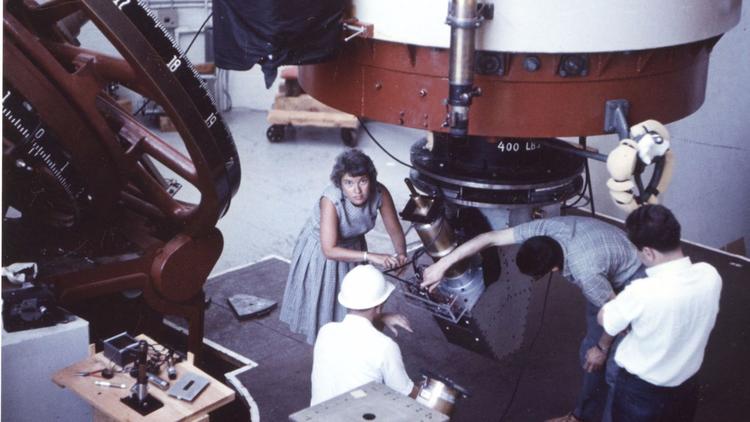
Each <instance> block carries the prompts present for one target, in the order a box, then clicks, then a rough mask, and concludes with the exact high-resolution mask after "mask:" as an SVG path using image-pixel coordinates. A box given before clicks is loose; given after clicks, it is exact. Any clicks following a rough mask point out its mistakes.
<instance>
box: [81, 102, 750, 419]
mask: <svg viewBox="0 0 750 422" xmlns="http://www.w3.org/2000/svg"><path fill="white" fill-rule="evenodd" d="M225 119H226V121H227V122H228V124H229V125H230V128H231V131H232V133H233V136H234V139H235V143H236V144H237V149H238V151H239V155H240V160H241V165H242V169H243V175H242V183H241V186H240V190H239V192H238V193H237V195H236V196H235V197H234V200H233V203H232V205H231V207H230V209H229V212H228V213H227V215H226V216H225V217H224V218H223V219H222V220H221V221H220V223H219V228H220V229H221V231H222V232H223V234H224V239H225V245H224V252H223V254H222V256H221V258H220V259H219V261H218V263H217V265H216V267H215V268H214V270H213V272H212V274H213V275H214V276H216V277H215V278H213V279H210V280H209V282H208V283H207V284H206V292H207V294H208V295H209V296H211V297H212V303H213V305H212V306H211V307H210V308H209V309H208V312H207V315H206V338H207V339H209V340H212V341H215V342H219V343H220V344H222V345H223V346H225V347H227V348H229V349H231V350H233V351H235V352H238V353H241V354H244V355H245V356H246V357H247V358H249V359H250V360H253V361H254V362H256V363H257V364H258V367H256V368H253V369H251V370H249V371H246V372H245V373H243V374H242V375H240V376H238V378H239V380H240V381H241V383H242V386H243V387H244V388H246V389H247V390H248V391H249V392H250V394H251V395H252V396H253V397H254V399H255V405H256V408H257V409H256V410H258V409H259V413H260V415H261V420H262V421H273V422H275V421H284V420H287V416H288V415H289V414H291V413H293V412H294V411H297V410H299V409H301V408H302V407H304V406H306V404H307V403H308V402H309V388H310V386H309V372H310V365H311V360H312V348H311V347H310V346H309V345H307V344H306V343H305V342H304V340H303V339H302V338H301V337H300V336H299V335H293V334H292V333H290V332H289V331H288V329H287V328H286V326H285V325H284V324H283V323H281V322H280V321H278V310H275V311H274V312H273V313H271V314H270V315H268V316H266V317H264V318H262V319H259V320H253V321H242V322H239V321H237V319H236V318H235V317H234V315H233V314H232V312H231V310H229V309H228V307H227V306H226V303H225V302H226V296H227V295H229V294H236V293H248V294H255V295H258V296H262V297H271V298H275V299H276V300H279V299H280V295H281V292H283V283H284V280H285V279H286V263H285V262H284V260H285V259H288V258H289V256H290V255H291V251H292V248H293V245H294V242H295V240H296V237H297V234H298V233H299V231H300V229H301V228H302V225H303V224H304V223H305V221H306V219H307V218H308V216H309V214H310V212H311V209H312V207H313V206H315V205H316V203H317V199H318V197H319V194H320V192H321V191H322V189H323V187H324V186H325V185H326V184H327V183H328V175H329V172H330V169H331V166H332V165H333V160H334V158H335V156H336V155H337V154H339V153H340V152H341V151H343V150H345V148H346V147H345V146H344V145H343V144H342V142H341V140H340V138H339V132H338V130H336V129H323V128H297V129H296V136H295V137H293V138H291V139H287V140H285V141H284V142H282V143H277V144H272V143H269V142H268V141H267V139H266V135H265V132H266V129H267V127H268V125H267V123H266V121H265V113H264V112H258V111H251V110H243V109H237V110H233V111H232V112H229V113H226V114H225ZM368 127H369V128H370V130H371V132H372V133H373V134H374V135H375V136H376V137H377V139H378V140H379V141H380V142H381V144H383V145H384V146H385V147H386V148H387V149H388V150H389V151H390V152H391V153H393V154H394V155H395V156H396V157H398V158H399V159H401V160H403V161H407V162H408V161H409V148H410V146H411V144H412V143H413V142H415V141H416V140H418V139H419V138H420V137H422V136H424V135H423V132H421V131H417V130H412V129H404V128H399V127H395V126H392V125H385V124H381V123H368ZM174 136H175V135H174V134H164V137H165V138H166V139H172V138H173V137H174ZM359 147H360V148H361V149H362V150H363V151H364V152H365V153H367V154H368V155H370V157H372V159H373V161H374V162H375V164H376V166H377V168H378V171H379V180H380V181H381V182H383V183H384V184H385V185H386V186H387V187H388V188H389V189H390V191H391V193H392V195H393V197H394V200H395V203H396V208H397V209H398V210H400V209H401V208H402V207H403V206H404V204H405V202H406V200H407V197H408V191H407V189H406V187H405V185H404V184H403V179H404V178H405V177H406V176H407V175H408V169H407V168H406V167H404V166H401V165H400V164H397V163H396V162H395V161H394V160H393V159H391V158H389V157H388V156H387V155H386V154H385V153H383V152H382V151H381V150H380V149H379V148H378V147H377V146H376V145H375V144H374V143H373V142H372V141H370V140H369V139H368V138H367V135H366V134H365V133H364V132H360V135H359ZM181 194H182V195H186V196H190V195H191V194H194V193H191V192H190V190H189V188H187V189H185V191H184V192H181ZM597 200H600V201H601V200H608V198H597ZM406 226H407V225H406V224H404V227H406ZM407 241H408V242H410V243H412V244H413V245H415V246H416V244H418V242H417V237H416V235H415V234H414V233H410V234H409V235H408V236H407ZM368 244H369V246H370V248H371V249H372V250H376V251H390V250H391V245H390V241H389V239H388V237H387V235H386V233H385V230H384V228H383V226H382V223H381V222H380V221H379V222H378V225H377V226H376V228H375V229H374V230H373V231H371V232H370V233H369V234H368ZM689 253H690V254H691V255H693V256H694V257H695V258H698V259H697V260H705V261H707V262H710V263H712V264H713V265H715V266H716V267H717V268H719V271H720V273H721V274H722V276H723V277H724V281H725V284H724V290H723V295H722V304H721V312H720V314H719V320H718V322H717V327H716V329H715V331H714V334H713V335H712V337H711V341H710V343H709V347H708V351H707V354H706V358H705V361H704V365H703V370H702V371H701V373H700V381H701V403H700V405H699V409H698V416H697V418H696V421H703V422H712V421H717V420H728V421H734V420H745V419H747V418H746V417H745V415H746V414H748V412H750V385H749V384H747V383H746V378H747V375H748V374H750V361H748V360H747V356H750V313H748V312H747V310H746V304H747V303H748V301H750V289H748V288H747V282H748V280H750V272H749V271H748V266H747V262H746V261H742V260H737V259H733V258H729V257H727V256H726V255H721V254H717V253H715V252H711V251H707V250H703V249H699V248H694V247H691V248H690V249H689ZM269 256H276V257H278V258H280V259H273V260H268V259H265V260H264V258H268V257H269ZM259 261H260V263H259V264H258V265H250V264H253V263H256V262H259ZM243 267H245V268H243ZM236 268H243V269H242V270H240V271H231V270H232V269H236ZM248 269H250V270H252V272H251V273H247V272H245V271H247V270H248ZM226 274H235V276H234V277H235V278H234V279H233V281H232V282H231V283H229V282H226V283H222V282H221V281H222V280H224V281H227V280H229V278H226ZM238 277H239V278H238ZM230 284H231V286H230ZM230 287H231V288H230ZM118 296H119V295H118ZM543 297H544V291H543V290H542V289H538V288H535V290H534V293H533V295H532V300H531V303H530V305H529V314H528V323H527V331H526V334H525V335H524V344H523V345H522V347H521V352H520V353H516V354H514V355H511V356H510V357H509V358H507V359H503V360H502V361H500V362H497V361H493V360H490V359H487V358H484V357H481V356H479V355H477V354H475V353H473V352H469V351H466V350H465V349H462V348H460V347H458V346H454V345H452V344H450V343H448V342H447V341H446V340H445V339H444V337H443V335H442V333H441V332H440V330H439V329H438V328H437V325H436V324H435V323H434V321H433V320H432V318H431V317H430V316H429V315H427V314H425V313H424V312H421V311H419V312H417V311H416V310H414V309H413V308H411V307H409V306H408V305H406V304H405V303H403V299H401V300H399V298H398V297H397V298H396V300H394V301H391V302H393V303H389V306H392V307H394V308H395V309H396V310H398V311H401V312H405V313H407V314H408V316H409V318H410V319H412V324H413V325H414V326H415V328H416V330H415V331H416V332H415V333H414V334H408V335H402V336H399V338H398V343H399V345H400V347H401V349H402V353H403V355H404V361H405V364H406V369H407V372H409V375H410V376H411V377H412V378H413V379H419V374H420V370H421V369H422V368H425V369H429V370H433V371H435V372H438V373H441V374H442V375H444V376H448V377H451V378H453V379H455V380H456V381H457V382H459V384H462V385H463V386H465V387H467V388H469V389H470V390H472V391H473V392H474V395H473V396H472V397H471V398H469V399H466V400H464V401H463V402H459V405H457V407H456V413H455V415H454V420H455V421H459V422H461V421H466V422H474V421H496V420H498V418H499V417H500V414H501V413H503V411H504V409H505V408H506V406H507V405H508V403H510V402H511V396H512V394H513V391H514V389H515V388H516V380H517V379H519V378H518V376H519V374H521V373H523V376H522V377H521V378H520V381H519V383H518V388H517V394H516V396H515V399H514V400H513V405H512V407H511V408H510V410H509V411H508V414H507V417H506V419H505V420H506V421H521V422H525V421H539V420H544V419H546V418H548V417H553V416H559V415H562V414H564V413H566V412H568V411H570V410H571V409H572V407H573V405H574V400H575V396H576V393H577V390H578V386H579V383H580V369H579V368H578V365H577V363H576V361H577V357H576V356H577V348H578V343H579V341H580V338H581V337H582V335H583V330H584V328H583V318H582V317H581V316H582V314H583V309H584V306H583V305H584V303H583V300H582V297H581V295H580V294H579V293H578V291H577V289H575V287H573V286H572V285H571V284H569V283H566V282H564V281H562V280H553V281H552V284H551V288H550V293H549V298H548V302H547V303H548V304H547V306H546V316H545V319H544V322H543V324H542V325H541V326H540V325H539V322H540V321H541V309H542V308H543V306H542V304H543V303H544V302H543V300H542V299H543ZM119 300H120V301H121V300H122V298H121V297H119ZM91 304H94V305H96V306H93V307H94V308H97V309H93V312H92V314H93V315H100V317H97V316H94V317H93V318H90V319H89V320H90V321H93V322H95V323H94V324H93V325H92V326H99V328H97V329H92V340H95V339H97V338H106V337H105V336H104V333H105V332H111V333H117V332H121V331H123V330H128V331H130V332H135V333H137V332H143V331H144V330H146V331H148V328H150V327H153V326H157V325H160V324H158V322H157V321H158V319H156V318H158V316H156V317H155V318H150V317H148V314H149V312H148V311H147V310H145V311H144V307H143V306H144V305H143V303H140V304H138V303H131V302H126V303H125V306H127V307H131V308H134V309H131V310H130V311H128V310H127V309H126V310H124V311H122V312H117V315H118V316H117V317H115V316H114V314H113V311H112V309H114V308H113V305H111V304H110V302H107V301H105V300H103V299H101V298H99V299H97V300H96V301H92V302H91ZM137 306H140V308H137ZM124 315H131V316H134V315H135V316H138V317H137V318H136V319H134V320H133V321H131V322H132V324H131V325H130V326H123V323H124V320H125V318H121V316H124ZM144 315H145V317H144ZM107 323H109V324H111V325H116V326H107V325H106V324H107ZM537 329H539V331H538V332H539V337H538V341H537V342H536V343H535V345H534V347H533V350H531V351H530V350H529V346H530V344H529V342H530V340H531V339H532V338H533V337H534V333H536V332H537ZM154 338H156V337H154ZM225 372H226V370H221V371H217V373H216V374H215V376H220V375H219V374H223V373H225ZM242 411H244V409H242ZM242 411H241V412H239V413H234V411H232V410H230V411H229V413H228V414H223V415H213V416H214V417H213V418H212V420H214V419H216V420H221V421H223V420H227V421H235V420H242V419H244V418H245V417H244V416H242V417H239V416H236V415H237V414H242Z"/></svg>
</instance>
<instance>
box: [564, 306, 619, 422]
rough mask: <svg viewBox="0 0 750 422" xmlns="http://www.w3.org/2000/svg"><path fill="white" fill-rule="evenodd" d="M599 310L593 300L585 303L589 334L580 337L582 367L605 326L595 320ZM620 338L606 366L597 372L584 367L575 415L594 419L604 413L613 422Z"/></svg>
mask: <svg viewBox="0 0 750 422" xmlns="http://www.w3.org/2000/svg"><path fill="white" fill-rule="evenodd" d="M598 313H599V308H597V307H596V306H594V305H592V304H591V303H588V302H587V303H586V336H585V337H584V338H583V341H581V346H580V348H579V350H578V354H579V359H580V365H581V368H583V364H584V363H585V362H586V352H587V351H588V350H589V349H590V348H592V347H594V346H595V345H596V344H597V343H598V342H599V339H600V338H601V337H602V334H603V333H604V329H603V328H602V326H601V325H599V323H597V322H596V315H597V314H598ZM621 339H622V337H621V336H620V337H617V338H616V339H615V341H614V343H612V346H611V347H610V349H609V355H608V357H607V362H606V363H605V368H604V370H599V371H594V372H585V371H584V373H583V385H582V386H581V392H580V393H579V394H578V401H577V403H576V408H575V410H573V415H574V416H575V417H577V418H578V419H582V420H584V421H586V422H593V421H596V420H597V418H598V416H599V415H600V414H602V419H601V420H602V421H604V422H610V421H611V420H612V419H611V418H610V411H611V408H612V400H613V394H612V393H613V392H614V389H613V388H612V387H613V386H614V384H615V380H616V379H617V373H618V372H619V370H620V367H619V366H617V364H616V363H615V359H614V356H615V350H617V346H618V345H619V344H620V340H621Z"/></svg>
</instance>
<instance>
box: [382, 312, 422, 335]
mask: <svg viewBox="0 0 750 422" xmlns="http://www.w3.org/2000/svg"><path fill="white" fill-rule="evenodd" d="M380 322H382V323H383V325H385V326H386V327H388V329H389V330H391V332H392V333H393V336H394V337H398V330H396V327H401V328H403V329H404V330H406V331H408V332H410V333H413V332H414V331H413V330H412V329H411V324H410V323H409V320H408V319H407V318H406V317H405V316H403V315H401V314H391V313H382V314H380Z"/></svg>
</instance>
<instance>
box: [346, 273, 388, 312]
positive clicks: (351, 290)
mask: <svg viewBox="0 0 750 422" xmlns="http://www.w3.org/2000/svg"><path fill="white" fill-rule="evenodd" d="M395 288H396V286H394V285H393V283H391V282H388V281H385V277H383V273H381V272H380V271H379V270H378V269H377V268H375V267H373V266H372V265H358V266H356V267H354V268H352V270H351V271H349V272H348V273H347V274H346V276H344V281H343V282H342V283H341V291H340V292H339V296H338V299H339V303H340V304H341V306H343V307H345V308H348V309H354V310H362V309H370V308H374V307H376V306H378V305H380V304H381V303H383V302H385V301H386V300H387V299H388V296H390V295H391V292H393V289H395Z"/></svg>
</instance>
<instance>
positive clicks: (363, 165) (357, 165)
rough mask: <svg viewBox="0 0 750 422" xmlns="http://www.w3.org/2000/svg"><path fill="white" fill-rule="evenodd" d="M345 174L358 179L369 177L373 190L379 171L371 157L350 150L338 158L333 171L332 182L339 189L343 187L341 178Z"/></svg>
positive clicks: (356, 150)
mask: <svg viewBox="0 0 750 422" xmlns="http://www.w3.org/2000/svg"><path fill="white" fill-rule="evenodd" d="M345 174H349V175H350V176H354V177H358V176H364V175H367V178H368V179H370V188H373V187H374V186H375V184H376V182H377V178H378V171H377V170H376V169H375V164H373V163H372V160H371V159H370V157H368V156H367V155H366V154H365V153H364V152H362V151H360V150H358V149H350V150H346V151H344V152H342V153H341V154H339V155H338V157H336V163H334V165H333V169H332V170H331V182H333V184H334V185H335V186H336V187H337V188H340V187H341V178H342V177H344V175H345Z"/></svg>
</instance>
